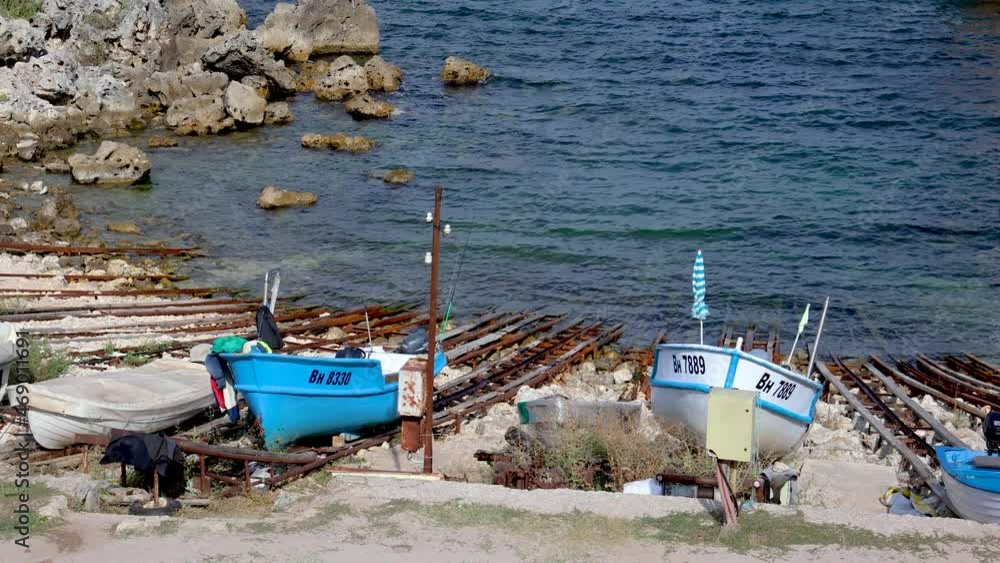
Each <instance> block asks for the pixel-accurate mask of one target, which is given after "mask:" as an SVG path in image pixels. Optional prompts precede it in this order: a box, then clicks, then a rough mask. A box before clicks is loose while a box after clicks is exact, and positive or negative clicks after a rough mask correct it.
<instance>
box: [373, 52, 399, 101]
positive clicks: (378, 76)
mask: <svg viewBox="0 0 1000 563" xmlns="http://www.w3.org/2000/svg"><path fill="white" fill-rule="evenodd" d="M365 76H366V77H367V78H368V89H369V90H371V91H373V92H395V91H396V90H399V85H400V83H402V82H403V70H402V69H401V68H399V67H398V66H396V65H393V64H389V63H387V62H385V59H383V58H382V57H381V56H379V55H375V56H374V57H372V58H370V59H368V62H366V63H365Z"/></svg>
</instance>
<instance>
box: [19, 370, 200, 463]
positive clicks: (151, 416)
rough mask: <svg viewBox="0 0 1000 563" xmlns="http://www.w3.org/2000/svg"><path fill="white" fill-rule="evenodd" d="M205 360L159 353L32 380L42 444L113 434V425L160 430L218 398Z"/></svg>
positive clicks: (36, 432) (34, 426)
mask: <svg viewBox="0 0 1000 563" xmlns="http://www.w3.org/2000/svg"><path fill="white" fill-rule="evenodd" d="M208 377H209V376H208V373H207V372H206V371H205V366H204V365H202V364H198V363H193V362H189V361H186V360H174V359H159V360H155V361H153V362H150V363H148V364H146V365H144V366H140V367H137V368H130V369H123V370H117V371H113V372H108V373H102V374H98V375H92V376H84V377H61V378H58V379H53V380H50V381H43V382H41V383H34V384H30V385H28V386H27V387H28V394H27V395H28V398H29V403H28V426H29V427H30V429H31V434H32V435H33V436H34V438H35V441H36V442H38V445H40V446H41V447H43V448H48V449H59V448H64V447H66V446H68V445H70V444H73V443H75V440H74V435H76V434H80V435H100V436H110V434H111V430H112V429H119V430H129V431H133V432H142V433H148V432H156V431H159V430H163V429H165V428H170V427H171V426H174V425H177V424H179V423H181V422H183V421H185V420H187V419H189V418H192V417H193V416H195V415H197V414H198V413H200V412H202V411H203V410H204V409H205V408H206V407H209V406H211V405H213V404H214V401H215V398H214V397H213V395H212V388H211V385H209V380H208Z"/></svg>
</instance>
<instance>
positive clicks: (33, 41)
mask: <svg viewBox="0 0 1000 563" xmlns="http://www.w3.org/2000/svg"><path fill="white" fill-rule="evenodd" d="M44 54H45V34H44V33H43V32H42V30H40V29H38V28H37V27H32V26H31V24H30V23H28V22H27V21H25V20H20V19H7V18H4V17H0V64H2V65H4V66H11V65H13V64H14V63H16V62H18V61H26V60H28V59H30V58H31V57H40V56H42V55H44Z"/></svg>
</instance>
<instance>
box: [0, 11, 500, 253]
mask: <svg viewBox="0 0 1000 563" xmlns="http://www.w3.org/2000/svg"><path fill="white" fill-rule="evenodd" d="M12 11H13V12H14V13H11V12H12ZM246 23H247V19H246V14H245V12H244V11H243V9H242V8H241V7H240V5H239V4H238V2H237V0H133V1H129V2H125V1H123V0H42V1H41V2H39V3H37V4H31V5H25V6H24V7H21V8H19V9H17V10H12V9H9V8H3V7H0V171H3V170H4V168H6V169H7V170H8V171H10V170H12V169H13V170H17V169H19V168H23V167H27V166H33V167H39V168H44V170H45V171H46V172H48V173H59V174H69V175H70V179H71V180H72V181H73V182H75V183H78V184H98V185H132V184H136V183H142V182H145V181H146V180H147V179H148V178H149V175H150V173H151V168H152V166H151V163H150V159H149V157H148V155H147V154H146V153H145V152H144V151H143V150H142V149H141V148H139V147H134V146H131V145H129V144H127V143H125V142H120V141H111V140H108V141H104V142H102V143H101V144H100V146H99V147H98V148H97V150H96V151H95V152H94V153H92V154H86V153H76V154H71V155H70V156H69V157H68V158H65V159H64V158H62V157H60V156H58V155H59V154H64V153H66V152H69V151H68V149H71V147H73V146H74V145H75V144H76V143H77V142H79V141H81V140H84V139H91V138H98V139H108V138H115V137H119V138H120V137H124V136H128V135H131V134H132V133H134V132H135V131H137V130H142V129H154V130H163V131H164V133H165V134H164V135H157V136H154V137H151V138H150V139H149V140H148V146H149V147H150V148H164V147H173V146H177V144H178V138H179V137H183V136H192V135H194V136H202V135H218V134H224V133H228V132H233V131H239V130H246V129H250V128H254V127H259V126H264V125H280V124H285V123H289V122H291V121H292V120H294V116H293V115H292V113H291V111H290V109H289V105H288V102H287V100H288V99H290V98H291V97H293V96H296V95H298V94H301V93H312V94H313V95H315V96H316V98H317V99H318V100H321V101H324V102H331V103H339V104H341V105H342V106H343V108H344V110H345V111H346V112H347V113H348V114H349V115H351V116H352V117H353V118H354V119H356V120H365V119H384V118H387V117H390V116H391V115H392V114H393V112H394V111H395V108H394V106H393V105H392V104H391V103H390V102H388V101H386V100H384V99H382V98H380V97H378V96H380V95H383V94H384V93H388V92H396V91H398V90H399V89H400V87H401V84H402V81H403V71H402V69H400V68H399V67H398V66H396V65H393V64H390V63H388V62H386V61H385V60H384V59H383V58H382V57H381V56H379V55H378V53H379V39H380V37H379V30H378V20H377V16H376V13H375V10H374V9H373V8H372V7H371V6H369V5H368V4H367V3H365V2H364V0H299V1H298V2H296V3H295V4H277V5H276V6H275V8H274V10H273V12H272V13H271V14H270V15H269V16H268V17H267V18H266V19H265V21H264V22H263V24H261V25H260V26H258V27H257V28H256V29H252V30H251V29H247V27H246ZM355 57H357V58H358V60H356V59H355ZM490 75H491V73H490V71H489V70H487V69H485V68H483V67H479V66H477V65H475V64H474V63H471V62H469V61H466V60H464V59H459V58H457V57H448V58H447V59H446V61H445V64H444V68H443V69H442V71H441V79H442V82H443V83H444V84H446V85H449V86H474V85H477V84H480V83H482V82H484V81H485V80H487V79H488V78H489V77H490ZM302 144H303V146H304V147H311V148H327V149H332V150H347V151H351V152H357V151H363V150H370V149H371V148H373V146H374V144H373V142H372V141H370V140H368V139H364V138H360V137H347V136H345V135H344V133H337V134H336V135H327V134H317V135H315V139H313V140H312V142H310V141H309V140H308V139H305V138H304V139H303V143H302ZM154 173H155V172H154ZM375 174H378V175H380V177H384V178H386V182H387V183H390V184H396V185H399V184H404V183H406V182H408V181H409V180H410V179H412V174H410V173H408V171H400V172H394V173H392V174H389V175H386V174H385V173H384V172H375ZM261 187H262V188H263V187H264V186H261ZM19 188H20V189H19ZM21 192H24V193H26V194H29V195H30V196H31V198H32V201H27V202H25V203H26V205H22V204H21V203H19V201H18V200H19V199H20V196H21V195H22V193H21ZM35 195H47V196H48V198H47V199H42V200H37V199H35V198H34V196H35ZM53 197H55V198H56V199H55V200H53V199H52V198H53ZM0 198H2V200H0V236H5V237H17V239H18V240H26V241H29V242H49V241H52V240H65V239H76V238H77V237H80V236H81V233H85V229H82V228H81V227H80V224H79V221H78V219H79V212H78V211H75V209H71V206H67V205H66V202H67V201H69V196H68V195H67V194H65V193H63V192H60V191H59V190H58V189H57V190H54V191H52V192H51V193H49V190H48V188H47V187H46V186H44V185H42V184H40V183H38V182H32V183H30V184H26V185H23V186H17V185H13V184H12V183H9V182H7V181H5V180H4V179H3V178H0ZM70 204H71V202H70ZM53 205H56V206H57V207H59V208H60V209H61V210H63V211H60V213H61V215H58V216H53V214H52V213H51V209H52V206H53ZM262 207H263V208H271V207H270V206H262ZM35 208H37V209H38V210H37V211H33V209H35ZM43 208H44V209H45V211H44V212H43V211H42V209H43ZM39 214H41V216H39ZM31 231H36V232H34V233H33V232H31ZM134 231H135V229H131V228H130V229H126V230H125V231H124V232H126V233H127V234H135V233H134ZM116 232H123V231H116ZM93 234H94V233H91V235H93Z"/></svg>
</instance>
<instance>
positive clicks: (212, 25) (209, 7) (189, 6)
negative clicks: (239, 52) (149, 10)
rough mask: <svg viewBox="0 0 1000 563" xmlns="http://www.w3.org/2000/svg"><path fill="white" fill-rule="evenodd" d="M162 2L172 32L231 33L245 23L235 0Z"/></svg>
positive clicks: (200, 35)
mask: <svg viewBox="0 0 1000 563" xmlns="http://www.w3.org/2000/svg"><path fill="white" fill-rule="evenodd" d="M164 5H165V6H166V8H167V24H168V25H169V26H170V32H171V33H172V34H173V35H180V36H183V37H197V38H201V39H212V38H215V37H224V36H227V35H231V34H234V33H236V32H238V31H239V30H240V28H241V27H244V26H246V23H247V16H246V13H245V12H244V11H243V8H241V7H240V4H239V2H237V0H166V1H165V2H164Z"/></svg>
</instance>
